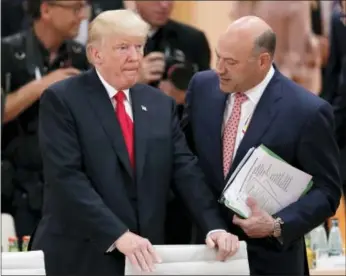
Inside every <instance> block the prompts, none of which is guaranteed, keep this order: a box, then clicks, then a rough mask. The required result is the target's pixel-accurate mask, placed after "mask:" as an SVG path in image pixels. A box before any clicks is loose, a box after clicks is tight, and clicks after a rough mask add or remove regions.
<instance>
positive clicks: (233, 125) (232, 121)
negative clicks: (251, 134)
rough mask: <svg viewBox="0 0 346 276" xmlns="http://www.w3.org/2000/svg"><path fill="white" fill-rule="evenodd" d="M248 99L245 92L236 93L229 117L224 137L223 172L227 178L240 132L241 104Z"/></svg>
mask: <svg viewBox="0 0 346 276" xmlns="http://www.w3.org/2000/svg"><path fill="white" fill-rule="evenodd" d="M246 100H247V96H246V95H245V94H244V93H236V94H235V100H234V104H233V108H232V113H231V116H230V118H229V119H228V121H227V123H226V125H225V129H224V133H223V137H222V146H223V174H224V177H225V178H226V176H227V174H228V172H229V170H230V168H231V164H232V160H233V154H234V147H235V142H236V139H237V134H238V126H239V121H240V115H241V105H242V104H243V103H244V102H245V101H246Z"/></svg>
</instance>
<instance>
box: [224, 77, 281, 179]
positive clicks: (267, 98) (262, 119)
mask: <svg viewBox="0 0 346 276" xmlns="http://www.w3.org/2000/svg"><path fill="white" fill-rule="evenodd" d="M279 78H280V73H279V72H278V71H276V72H275V74H274V76H273V78H272V80H271V81H270V82H269V84H268V86H267V88H266V89H265V90H264V92H263V95H262V97H261V99H260V101H259V102H258V104H257V107H256V109H255V112H254V114H253V116H252V119H251V122H250V124H249V127H248V129H247V131H246V134H245V135H244V137H243V139H242V141H241V143H240V145H239V147H238V150H237V152H236V155H235V157H234V160H233V163H232V167H231V169H230V172H229V174H228V176H227V179H228V178H229V177H230V176H231V174H232V173H233V171H234V170H235V168H236V167H237V166H238V164H239V163H240V161H241V160H242V159H243V157H244V156H245V154H246V153H247V152H248V150H249V149H250V148H251V147H256V146H259V145H260V144H261V138H262V137H263V135H264V134H265V133H266V131H267V130H268V128H269V126H270V125H271V122H272V121H273V119H274V118H275V117H276V115H277V112H278V111H279V110H280V105H279V103H278V101H279V100H280V99H281V95H282V94H281V85H280V79H279Z"/></svg>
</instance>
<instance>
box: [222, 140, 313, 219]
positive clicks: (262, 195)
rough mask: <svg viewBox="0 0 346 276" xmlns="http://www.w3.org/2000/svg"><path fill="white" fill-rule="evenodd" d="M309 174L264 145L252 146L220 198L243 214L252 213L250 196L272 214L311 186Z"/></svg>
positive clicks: (235, 210)
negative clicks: (249, 202)
mask: <svg viewBox="0 0 346 276" xmlns="http://www.w3.org/2000/svg"><path fill="white" fill-rule="evenodd" d="M312 183H313V182H312V176H311V175H309V174H307V173H305V172H303V171H300V170H298V169H297V168H294V167H293V166H291V165H290V164H288V163H287V162H285V161H284V160H283V159H281V158H280V157H279V156H277V155H276V154H275V153H273V152H272V151H270V150H269V149H268V148H266V147H265V146H263V145H261V146H259V147H257V148H251V149H250V150H249V152H248V153H247V154H246V156H245V157H244V158H243V160H242V162H240V164H239V165H238V167H237V168H236V170H235V171H234V173H233V174H232V175H231V177H230V179H229V181H228V183H227V185H226V187H225V189H224V191H223V193H222V197H221V199H220V202H222V203H223V204H224V205H225V206H227V207H228V208H229V209H231V210H233V211H234V212H236V213H237V214H238V215H240V216H241V217H243V218H248V217H249V216H250V215H251V211H250V208H249V207H248V206H247V205H246V199H247V198H248V197H252V198H254V199H255V200H256V202H257V204H258V205H259V207H260V208H261V209H262V210H265V211H266V212H268V213H269V214H270V215H273V214H275V213H277V212H279V211H280V210H282V209H283V208H285V207H287V206H288V205H290V204H291V203H293V202H295V201H297V200H298V199H299V198H300V197H301V196H302V195H303V194H304V193H306V192H307V191H308V190H309V189H310V188H311V186H312Z"/></svg>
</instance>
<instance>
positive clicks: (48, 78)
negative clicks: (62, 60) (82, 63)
mask: <svg viewBox="0 0 346 276" xmlns="http://www.w3.org/2000/svg"><path fill="white" fill-rule="evenodd" d="M78 74H80V71H79V70H78V69H76V68H72V67H70V68H61V69H57V70H55V71H53V72H51V73H49V74H47V75H45V76H44V77H42V79H41V80H40V81H39V82H40V86H42V88H41V89H40V91H39V93H40V94H39V96H41V94H42V93H43V92H44V91H45V90H46V89H47V88H48V87H49V86H50V85H52V84H53V83H55V82H57V81H61V80H64V79H66V78H69V77H72V76H75V75H78Z"/></svg>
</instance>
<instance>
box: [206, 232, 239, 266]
mask: <svg viewBox="0 0 346 276" xmlns="http://www.w3.org/2000/svg"><path fill="white" fill-rule="evenodd" d="M206 244H207V246H208V247H209V248H217V251H218V253H217V260H219V261H225V260H226V259H227V258H228V257H231V256H233V255H234V254H235V253H236V252H237V251H238V249H239V239H238V237H237V236H235V235H232V234H230V233H228V232H226V231H224V230H220V231H215V232H212V233H210V234H208V236H207V239H206Z"/></svg>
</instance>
